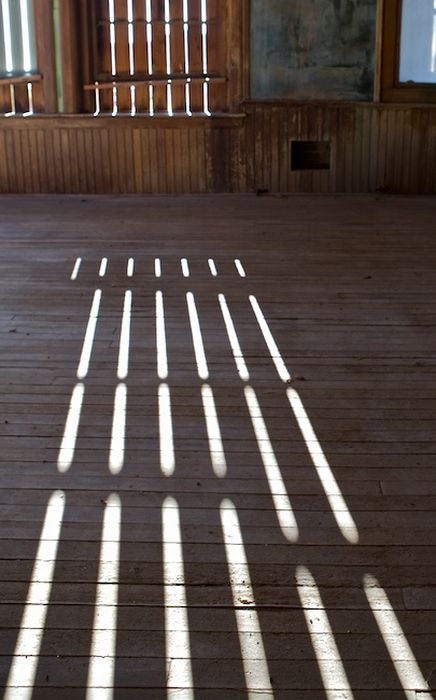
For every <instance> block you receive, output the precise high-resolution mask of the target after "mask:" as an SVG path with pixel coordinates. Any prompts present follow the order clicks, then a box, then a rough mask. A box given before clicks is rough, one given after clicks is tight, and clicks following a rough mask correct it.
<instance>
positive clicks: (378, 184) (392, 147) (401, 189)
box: [247, 103, 436, 194]
mask: <svg viewBox="0 0 436 700" xmlns="http://www.w3.org/2000/svg"><path fill="white" fill-rule="evenodd" d="M247 110H248V113H249V118H248V125H247V128H248V133H249V134H250V138H251V140H252V144H253V146H252V148H253V151H252V153H253V156H252V157H253V171H252V172H253V176H254V188H255V189H262V190H263V189H267V190H269V191H271V192H280V191H283V181H284V180H283V177H282V176H281V177H280V178H278V177H277V153H280V156H279V161H280V164H279V167H280V168H283V167H284V166H285V163H286V149H288V151H289V148H290V143H291V141H292V140H301V141H305V140H315V141H317V140H329V141H330V144H331V168H330V171H316V170H313V171H310V170H309V171H292V168H291V163H288V164H287V170H288V177H287V187H286V190H285V191H287V192H326V191H330V192H376V191H383V192H392V193H422V194H432V193H433V194H434V193H435V174H434V171H435V169H434V166H433V163H434V157H435V150H436V142H435V138H436V135H435V133H434V129H435V124H436V109H435V108H434V107H432V106H421V107H412V106H405V107H400V106H396V105H375V104H359V103H355V104H345V103H344V104H339V103H337V104H335V105H331V104H324V105H322V104H316V105H313V104H308V103H300V104H296V103H288V104H286V103H282V104H280V105H277V104H274V103H257V104H252V103H250V104H248V105H247ZM277 119H279V121H280V127H277ZM250 122H251V123H250ZM278 144H279V147H278V150H277V145H278ZM249 158H250V154H249V153H248V154H247V161H249Z"/></svg>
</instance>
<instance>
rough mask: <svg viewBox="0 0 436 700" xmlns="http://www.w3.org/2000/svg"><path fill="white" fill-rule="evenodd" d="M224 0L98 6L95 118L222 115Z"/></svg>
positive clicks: (119, 1) (109, 1) (106, 0)
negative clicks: (106, 116) (218, 113)
mask: <svg viewBox="0 0 436 700" xmlns="http://www.w3.org/2000/svg"><path fill="white" fill-rule="evenodd" d="M226 6H227V2H226V0H96V2H95V3H94V8H93V10H94V11H93V25H94V29H95V34H94V37H93V47H94V53H93V56H92V58H91V60H92V65H93V71H92V73H93V76H92V77H93V79H92V81H91V82H90V83H88V84H85V86H84V89H85V90H86V91H88V92H91V93H92V95H93V97H94V114H95V115H99V114H105V113H106V114H112V115H113V116H116V115H117V114H131V115H135V114H147V115H150V116H153V115H155V114H165V115H168V116H173V115H177V114H181V115H185V116H191V115H193V114H204V115H207V116H210V115H211V113H212V112H221V111H226V110H227V109H228V107H229V105H228V99H227V81H228V76H227V71H226V67H227V66H226V56H225V51H226V31H225V23H226Z"/></svg>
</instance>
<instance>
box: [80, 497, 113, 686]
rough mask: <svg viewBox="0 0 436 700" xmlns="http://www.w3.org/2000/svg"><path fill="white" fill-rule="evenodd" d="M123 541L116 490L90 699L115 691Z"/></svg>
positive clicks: (108, 518) (109, 507) (103, 560)
mask: <svg viewBox="0 0 436 700" xmlns="http://www.w3.org/2000/svg"><path fill="white" fill-rule="evenodd" d="M120 541H121V501H120V497H119V496H118V495H117V494H116V493H112V494H111V495H110V496H109V497H108V499H107V501H106V507H105V509H104V516H103V530H102V536H101V547H100V558H99V566H98V579H97V593H96V598H95V608H94V622H93V626H92V642H91V653H90V659H89V667H88V679H87V686H86V700H111V699H112V698H113V695H114V682H115V661H116V637H117V612H118V611H117V606H118V587H119V563H120Z"/></svg>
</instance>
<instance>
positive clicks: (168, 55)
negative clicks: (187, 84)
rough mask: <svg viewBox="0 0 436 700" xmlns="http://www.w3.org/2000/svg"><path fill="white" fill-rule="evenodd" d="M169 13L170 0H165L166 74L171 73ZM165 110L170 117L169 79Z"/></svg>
mask: <svg viewBox="0 0 436 700" xmlns="http://www.w3.org/2000/svg"><path fill="white" fill-rule="evenodd" d="M170 21H171V14H170V0H165V52H166V62H167V75H171V24H170ZM167 112H168V116H170V117H172V116H173V114H174V112H173V88H172V83H171V79H169V80H168V84H167Z"/></svg>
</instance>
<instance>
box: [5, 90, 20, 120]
mask: <svg viewBox="0 0 436 700" xmlns="http://www.w3.org/2000/svg"><path fill="white" fill-rule="evenodd" d="M9 92H10V95H11V111H10V112H9V113H8V114H7V115H6V116H11V117H12V116H14V115H15V114H16V113H17V104H16V101H15V85H9Z"/></svg>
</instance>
